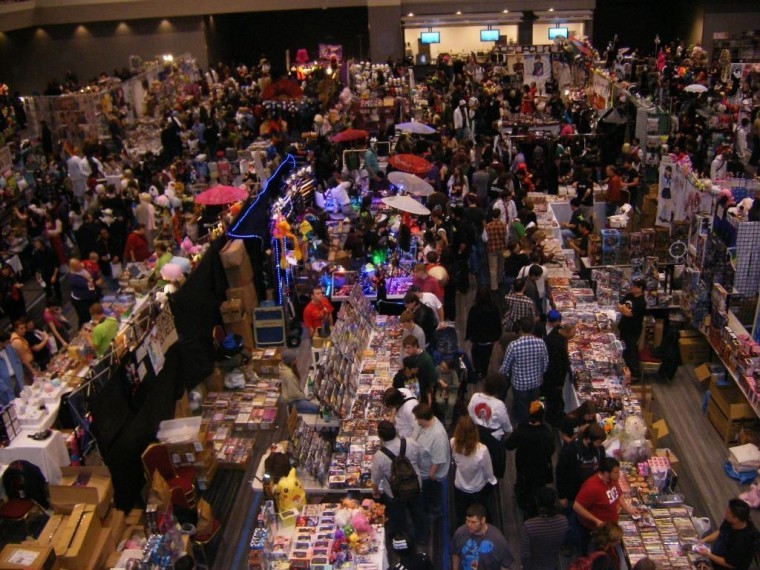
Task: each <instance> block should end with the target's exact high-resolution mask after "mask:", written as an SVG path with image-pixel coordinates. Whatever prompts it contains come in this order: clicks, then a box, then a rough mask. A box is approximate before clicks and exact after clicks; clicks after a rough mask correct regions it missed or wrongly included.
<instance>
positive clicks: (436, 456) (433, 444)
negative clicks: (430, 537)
mask: <svg viewBox="0 0 760 570" xmlns="http://www.w3.org/2000/svg"><path fill="white" fill-rule="evenodd" d="M412 413H413V414H414V417H415V418H416V420H417V426H416V427H415V428H414V431H413V432H412V437H413V438H414V440H415V441H416V442H417V445H419V446H420V476H421V477H422V498H423V500H424V502H425V509H426V513H427V515H428V517H429V518H430V522H431V523H432V522H433V521H435V519H437V518H438V517H440V516H441V515H442V514H443V509H442V507H443V503H444V501H443V496H444V495H443V494H444V493H445V492H446V487H447V480H448V475H449V465H450V464H451V448H450V447H449V436H448V434H447V433H446V428H445V427H443V424H442V423H441V421H440V420H439V419H438V418H436V417H435V416H434V415H433V408H431V407H430V406H429V405H428V404H417V405H416V406H415V407H414V409H413V410H412Z"/></svg>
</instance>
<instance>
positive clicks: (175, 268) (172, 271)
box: [161, 263, 182, 281]
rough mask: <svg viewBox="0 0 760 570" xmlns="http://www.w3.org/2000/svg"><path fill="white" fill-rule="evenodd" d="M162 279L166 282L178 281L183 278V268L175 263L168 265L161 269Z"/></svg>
mask: <svg viewBox="0 0 760 570" xmlns="http://www.w3.org/2000/svg"><path fill="white" fill-rule="evenodd" d="M161 278H162V279H163V280H164V281H178V280H179V279H181V278H182V268H181V267H180V266H179V265H177V264H175V263H167V264H166V265H164V266H163V267H162V268H161Z"/></svg>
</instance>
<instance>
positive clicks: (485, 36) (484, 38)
mask: <svg viewBox="0 0 760 570" xmlns="http://www.w3.org/2000/svg"><path fill="white" fill-rule="evenodd" d="M480 41H481V42H498V41H499V30H480Z"/></svg>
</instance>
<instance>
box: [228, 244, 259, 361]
mask: <svg viewBox="0 0 760 570" xmlns="http://www.w3.org/2000/svg"><path fill="white" fill-rule="evenodd" d="M219 257H220V258H221V260H222V266H223V267H224V273H225V275H226V276H227V285H228V286H229V289H227V299H228V300H233V299H237V300H238V302H237V303H235V307H236V309H235V310H236V311H237V312H236V314H235V319H236V320H234V321H233V320H228V321H225V329H226V330H227V332H228V333H234V334H237V335H240V336H241V337H242V338H243V344H244V345H245V347H246V348H248V349H253V348H254V343H253V323H252V321H251V319H252V311H253V309H254V308H255V307H256V306H257V299H256V289H255V288H254V286H253V266H252V265H251V260H250V258H249V257H248V252H247V251H246V250H245V245H244V243H243V240H239V239H236V240H231V241H229V242H228V243H227V244H226V245H225V246H224V248H222V250H221V251H220V252H219Z"/></svg>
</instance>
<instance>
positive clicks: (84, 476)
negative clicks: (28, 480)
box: [50, 465, 113, 518]
mask: <svg viewBox="0 0 760 570" xmlns="http://www.w3.org/2000/svg"><path fill="white" fill-rule="evenodd" d="M61 472H62V473H63V476H62V477H61V483H60V484H59V485H50V504H51V506H52V507H53V510H54V511H55V512H56V513H59V514H69V513H71V512H72V511H73V508H74V505H76V504H79V503H82V504H87V505H94V506H95V507H96V511H97V514H98V517H100V518H103V517H104V516H106V514H107V513H108V509H109V508H110V507H111V499H113V484H112V483H111V473H110V471H108V467H106V466H104V465H95V466H91V467H90V466H87V467H61Z"/></svg>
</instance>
